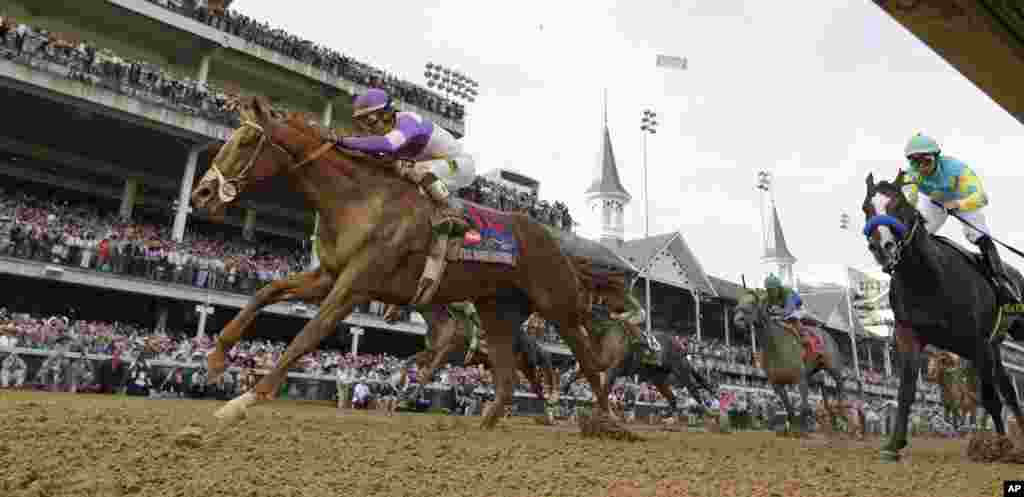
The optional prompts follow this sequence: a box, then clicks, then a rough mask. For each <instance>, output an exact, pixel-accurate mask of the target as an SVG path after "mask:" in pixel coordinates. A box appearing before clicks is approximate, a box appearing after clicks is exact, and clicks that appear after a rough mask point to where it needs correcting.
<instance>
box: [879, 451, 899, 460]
mask: <svg viewBox="0 0 1024 497" xmlns="http://www.w3.org/2000/svg"><path fill="white" fill-rule="evenodd" d="M879 459H881V460H882V461H883V462H899V460H900V453H899V452H893V451H891V450H883V451H882V453H881V455H880V456H879Z"/></svg>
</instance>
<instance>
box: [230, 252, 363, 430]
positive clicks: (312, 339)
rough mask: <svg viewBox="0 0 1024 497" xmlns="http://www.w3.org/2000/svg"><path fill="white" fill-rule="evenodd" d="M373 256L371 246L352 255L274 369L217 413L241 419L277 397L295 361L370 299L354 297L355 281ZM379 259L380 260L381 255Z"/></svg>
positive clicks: (233, 418)
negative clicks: (314, 313)
mask: <svg viewBox="0 0 1024 497" xmlns="http://www.w3.org/2000/svg"><path fill="white" fill-rule="evenodd" d="M373 260H374V259H373V257H371V254H370V251H369V250H362V251H359V252H357V253H356V254H355V256H354V257H352V258H350V259H349V263H348V265H346V267H345V269H344V271H343V272H342V273H341V275H339V276H338V278H337V280H335V282H334V287H333V288H332V289H331V291H330V293H328V294H327V297H326V298H324V300H323V302H322V303H321V305H320V311H319V312H318V313H317V315H316V317H314V318H313V319H311V320H309V322H307V323H306V326H304V327H303V328H302V331H301V332H299V334H298V335H296V336H295V338H293V339H292V341H291V343H290V344H288V348H287V349H286V350H285V351H284V354H282V355H281V358H280V359H279V360H278V361H277V364H275V365H274V368H273V369H272V370H271V371H270V373H268V374H267V375H265V376H264V377H263V378H261V379H260V381H259V383H257V384H256V387H255V388H253V389H252V390H250V391H249V392H246V393H245V394H243V395H241V396H239V397H237V398H235V399H232V400H231V401H230V402H228V404H227V405H225V406H224V407H222V408H221V409H219V410H218V411H217V412H216V413H215V416H216V417H218V418H220V419H223V420H225V421H229V422H233V421H237V420H238V419H240V418H241V417H242V416H243V415H244V414H245V410H246V409H247V408H248V407H250V406H251V405H253V404H255V403H256V402H257V401H262V400H270V399H272V398H274V395H275V394H276V393H277V390H278V388H279V387H280V385H281V383H282V382H284V381H285V379H286V378H287V376H288V370H289V369H290V368H291V367H292V365H293V364H294V363H295V361H297V360H299V358H301V357H302V356H303V355H305V354H306V353H308V352H310V351H312V350H314V349H316V347H317V346H318V345H319V344H320V342H321V341H323V339H324V338H327V337H328V336H330V335H332V334H334V333H335V332H336V327H337V325H338V322H339V321H341V320H342V319H344V318H345V316H348V315H349V313H351V312H352V309H353V308H354V307H355V305H356V304H361V303H364V302H366V301H368V300H369V298H367V297H360V298H359V299H355V298H353V295H352V285H353V284H354V283H355V281H356V279H357V278H360V277H363V276H364V275H365V273H366V271H367V269H368V268H369V267H370V266H371V264H372V261H373ZM377 260H378V261H379V257H378V258H377Z"/></svg>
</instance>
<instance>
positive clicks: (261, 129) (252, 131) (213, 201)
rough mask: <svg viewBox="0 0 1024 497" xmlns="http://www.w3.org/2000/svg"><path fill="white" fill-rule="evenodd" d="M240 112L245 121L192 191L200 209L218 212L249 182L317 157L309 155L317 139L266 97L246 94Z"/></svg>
mask: <svg viewBox="0 0 1024 497" xmlns="http://www.w3.org/2000/svg"><path fill="white" fill-rule="evenodd" d="M238 112H239V115H240V117H241V121H242V124H241V125H240V126H239V127H238V129H236V130H235V131H234V133H232V134H231V137H230V138H229V139H228V141H227V143H225V144H224V145H223V146H221V147H220V150H219V151H218V152H217V155H216V157H214V158H213V163H212V164H210V169H209V170H208V171H206V175H205V176H203V178H202V179H201V180H200V181H199V184H198V185H197V186H196V188H195V189H194V190H193V191H192V205H193V206H194V207H195V208H197V209H201V210H202V209H205V210H207V211H209V212H211V213H219V212H221V211H223V209H224V208H225V207H226V206H227V205H228V204H230V203H232V202H234V201H235V200H236V199H237V198H238V197H239V195H240V194H241V193H242V192H243V191H244V190H245V189H246V188H247V187H249V186H250V185H252V184H255V183H258V182H260V181H262V180H265V179H268V178H271V177H273V176H276V175H278V174H280V173H281V172H282V171H286V170H288V169H295V168H297V167H298V166H301V165H303V164H306V163H308V162H310V161H312V160H314V159H315V158H316V157H313V156H312V155H308V154H309V150H310V149H311V147H313V146H315V145H316V143H311V142H314V140H313V139H312V138H309V137H305V136H303V134H302V133H299V132H296V130H295V129H292V127H291V126H290V122H289V120H287V119H285V116H284V114H283V113H281V112H279V111H277V110H274V109H273V108H272V107H271V106H270V103H269V102H268V101H267V100H266V99H264V98H262V97H252V98H245V99H243V100H241V101H240V102H239V103H238ZM318 153H323V149H321V150H318ZM299 157H306V158H305V159H299Z"/></svg>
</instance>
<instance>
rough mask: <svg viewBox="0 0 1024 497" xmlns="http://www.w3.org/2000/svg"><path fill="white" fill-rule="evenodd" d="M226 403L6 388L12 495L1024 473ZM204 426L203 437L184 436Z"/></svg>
mask: <svg viewBox="0 0 1024 497" xmlns="http://www.w3.org/2000/svg"><path fill="white" fill-rule="evenodd" d="M219 404H220V403H216V402H207V401H194V400H146V399H134V398H123V397H112V396H100V395H71V394H52V393H27V392H9V391H0V427H2V432H0V468H2V470H0V495H2V496H11V497H15V496H94V495H95V496H119V495H138V496H140V497H142V496H146V497H149V496H152V497H167V496H188V497H214V496H231V497H261V496H353V497H362V496H416V497H430V496H448V495H455V496H524V497H530V496H541V495H543V496H606V495H607V496H665V497H668V496H698V495H700V496H718V495H723V496H796V495H803V496H818V495H821V496H900V497H904V496H906V497H910V496H928V497H939V496H951V497H952V496H957V497H965V496H983V495H985V496H992V495H997V496H998V495H1002V481H1003V480H1005V479H1010V478H1013V477H1015V476H1016V477H1017V478H1020V477H1021V476H1022V469H1021V466H1019V465H1016V466H1014V465H1002V464H991V465H984V464H973V463H970V462H968V461H967V459H966V456H965V455H964V452H965V447H966V442H963V441H942V440H935V439H916V440H913V441H912V447H911V449H909V450H908V451H906V454H905V457H904V460H903V461H902V462H900V463H893V464H885V463H881V462H878V447H879V442H878V440H872V441H870V442H868V443H864V444H862V443H856V442H841V441H836V442H829V441H825V440H820V439H810V440H792V439H781V438H777V437H775V436H774V435H772V434H769V433H738V434H732V435H715V434H705V433H686V432H668V431H648V432H644V433H643V436H644V437H645V438H646V440H645V441H641V442H635V443H628V442H612V441H599V440H592V439H583V438H581V437H580V436H579V434H578V432H577V431H576V430H569V429H563V428H551V427H544V426H540V425H536V424H534V423H533V422H532V421H530V420H528V419H523V418H520V419H513V420H510V421H506V422H505V423H504V424H503V427H502V428H500V429H498V430H495V431H493V432H483V431H481V430H480V429H479V428H478V427H477V423H478V421H479V419H480V418H457V417H450V416H438V415H428V414H399V415H396V416H395V417H392V418H387V417H384V416H383V415H381V414H378V413H366V412H355V411H344V412H339V411H338V410H337V409H334V408H333V407H328V406H327V405H326V404H325V403H314V404H310V403H296V402H289V401H276V402H273V403H270V404H263V405H259V406H256V407H254V408H252V409H250V412H249V416H248V419H247V420H246V421H243V422H242V423H241V424H240V425H238V426H236V427H234V428H230V429H224V430H220V431H218V429H217V422H216V421H215V420H214V418H213V416H212V413H213V411H214V410H215V409H216V407H217V406H218V405H219ZM190 424H191V425H193V426H195V427H197V428H199V429H201V430H202V431H203V433H204V436H203V438H202V439H201V440H199V439H196V440H190V439H188V438H182V437H181V436H179V435H178V433H179V432H181V431H182V429H184V428H187V427H188V426H189V425H190ZM190 442H193V443H190ZM196 445H198V446H196Z"/></svg>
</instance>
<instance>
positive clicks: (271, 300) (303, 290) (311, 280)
mask: <svg viewBox="0 0 1024 497" xmlns="http://www.w3.org/2000/svg"><path fill="white" fill-rule="evenodd" d="M333 282H334V281H333V278H331V277H330V276H329V275H327V274H326V273H324V272H323V271H322V270H316V271H307V272H303V273H297V274H293V275H291V276H289V277H287V278H285V279H283V280H277V281H272V282H270V283H268V284H267V285H265V286H264V287H263V288H260V289H259V291H257V292H256V294H255V295H253V296H252V298H251V299H249V302H248V303H246V304H245V307H244V308H242V310H241V311H239V312H238V314H236V315H235V318H234V319H232V320H231V322H230V323H228V324H227V326H225V327H224V330H223V331H221V333H220V336H218V337H217V340H216V347H215V348H214V350H213V351H212V352H210V354H209V355H207V357H206V364H207V369H208V371H209V373H208V374H209V376H207V380H206V381H207V383H208V384H215V383H217V382H218V381H219V380H220V377H221V375H222V374H224V369H225V367H226V362H227V358H226V354H227V352H228V351H229V350H231V348H232V347H234V346H235V344H236V343H238V341H239V340H241V339H242V338H243V337H245V336H246V334H248V332H249V330H250V329H251V328H250V326H252V323H253V321H255V320H256V316H257V315H258V314H259V312H260V310H262V309H263V308H264V307H267V306H269V305H273V304H276V303H278V302H283V301H285V300H301V301H304V302H308V303H314V302H316V303H319V302H320V300H322V299H323V298H324V297H325V296H326V295H327V293H328V292H329V291H330V290H331V284H332V283H333Z"/></svg>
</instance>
